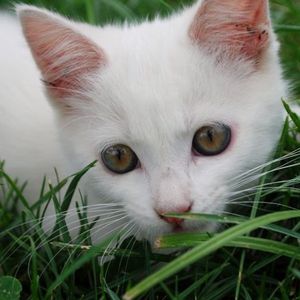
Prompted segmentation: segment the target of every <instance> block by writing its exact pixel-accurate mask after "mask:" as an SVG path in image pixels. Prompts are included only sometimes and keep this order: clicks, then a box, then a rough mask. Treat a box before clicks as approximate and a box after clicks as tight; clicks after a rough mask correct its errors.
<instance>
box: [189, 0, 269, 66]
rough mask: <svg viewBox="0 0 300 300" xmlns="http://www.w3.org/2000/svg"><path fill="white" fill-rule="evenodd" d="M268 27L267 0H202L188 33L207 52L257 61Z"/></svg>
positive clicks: (266, 37) (266, 43) (266, 44)
mask: <svg viewBox="0 0 300 300" xmlns="http://www.w3.org/2000/svg"><path fill="white" fill-rule="evenodd" d="M269 30H270V20H269V16H268V2H267V0H204V2H203V4H202V5H201V7H200V9H199V10H198V12H197V15H196V17H195V19H194V21H193V23H192V25H191V27H190V30H189V34H190V36H191V38H192V39H193V40H194V41H196V42H197V43H199V44H200V45H201V46H203V47H205V48H206V49H208V50H209V52H216V51H217V52H220V51H221V52H222V53H223V54H224V55H226V56H227V57H229V58H233V59H234V58H237V57H241V56H242V57H244V58H247V59H254V60H256V61H257V59H259V57H260V55H261V53H262V51H263V50H264V49H266V48H267V46H268V42H269Z"/></svg>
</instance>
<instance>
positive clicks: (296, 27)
mask: <svg viewBox="0 0 300 300" xmlns="http://www.w3.org/2000/svg"><path fill="white" fill-rule="evenodd" d="M18 2H23V3H27V4H33V5H37V6H41V7H46V8H48V9H51V10H54V11H57V12H59V13H61V14H63V15H66V16H69V17H71V18H72V19H77V20H81V21H86V22H88V23H92V24H99V25H104V24H106V23H112V22H114V23H115V22H124V21H125V20H126V21H127V22H133V21H138V20H141V19H143V18H148V19H152V18H153V17H155V16H156V15H158V14H159V15H163V16H165V15H168V14H170V13H171V12H172V11H174V10H178V9H179V8H181V7H182V6H184V5H189V4H191V3H193V2H195V0H23V1H18ZM13 3H14V2H13V1H11V0H0V8H1V9H12V7H13ZM271 11H272V19H273V23H274V26H275V30H276V32H277V33H278V36H279V39H280V42H281V44H282V48H281V58H282V63H283V66H284V70H285V77H286V78H287V79H288V80H289V81H290V82H291V87H292V98H293V99H300V0H272V1H271Z"/></svg>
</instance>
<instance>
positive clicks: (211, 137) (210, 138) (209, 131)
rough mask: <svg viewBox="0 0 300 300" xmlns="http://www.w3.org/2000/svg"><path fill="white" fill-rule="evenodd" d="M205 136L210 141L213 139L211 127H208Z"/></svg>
mask: <svg viewBox="0 0 300 300" xmlns="http://www.w3.org/2000/svg"><path fill="white" fill-rule="evenodd" d="M207 137H208V139H209V140H210V142H211V143H212V142H213V141H214V133H213V130H212V129H208V131H207Z"/></svg>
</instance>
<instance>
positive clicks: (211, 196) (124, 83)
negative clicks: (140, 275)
mask: <svg viewBox="0 0 300 300" xmlns="http://www.w3.org/2000/svg"><path fill="white" fill-rule="evenodd" d="M17 12H18V16H19V19H20V22H21V27H22V30H23V34H24V37H25V39H26V42H27V44H28V46H29V48H30V50H29V48H28V47H27V45H26V42H25V39H24V38H23V37H22V33H21V27H20V26H19V25H18V24H17V21H16V20H15V19H14V18H13V17H10V16H3V15H2V16H1V20H0V28H1V29H0V40H1V44H2V47H1V48H0V64H1V71H0V82H1V88H0V139H1V145H0V159H3V160H5V162H6V169H7V171H8V173H9V174H12V175H13V176H14V177H17V178H19V179H21V180H28V187H27V188H26V192H25V194H26V196H27V198H28V199H29V200H30V201H32V203H34V201H36V200H37V199H38V194H39V189H40V186H41V181H42V179H43V175H44V174H47V176H48V178H50V179H51V180H52V181H55V177H54V174H53V173H54V172H53V169H54V167H56V168H57V169H58V172H59V174H60V175H61V176H66V175H69V174H71V173H72V172H75V171H78V170H80V169H81V168H83V167H84V166H86V165H87V164H89V163H90V162H92V161H94V160H98V163H97V165H96V167H94V168H92V169H91V170H90V171H89V172H88V174H87V175H86V177H85V180H84V183H83V185H82V187H81V188H82V189H83V191H84V192H85V193H86V194H87V196H88V200H89V205H90V208H89V213H90V215H91V216H93V217H94V216H96V215H99V216H100V217H102V218H103V220H104V221H103V224H107V226H110V228H112V229H115V230H119V229H120V228H123V229H124V228H127V229H128V231H129V230H131V231H130V232H131V233H135V234H136V235H139V236H140V237H144V238H148V239H150V240H151V239H152V238H153V237H154V236H156V235H157V234H162V233H167V232H171V231H174V230H178V229H180V230H194V229H197V230H201V231H213V230H215V229H216V225H214V224H211V223H210V224H203V223H201V224H198V223H194V222H189V221H182V220H179V219H177V218H167V217H164V216H163V214H164V213H167V212H200V213H222V212H224V211H225V210H226V205H227V204H228V203H229V202H230V201H232V200H233V195H236V191H237V190H239V189H240V188H241V187H242V183H243V181H242V180H241V179H245V177H243V176H242V174H244V173H245V172H247V171H249V170H251V169H253V168H255V167H256V166H258V165H261V164H263V163H264V162H266V160H267V159H268V158H269V157H270V154H271V152H272V150H273V149H274V147H275V145H276V142H277V141H278V138H279V135H280V130H281V127H282V123H283V122H282V120H283V109H282V105H281V98H282V97H283V96H284V95H285V93H286V86H285V83H284V81H283V79H282V76H281V67H280V64H279V59H278V50H279V44H278V42H277V40H276V37H275V35H274V33H273V31H272V27H271V21H270V17H269V9H268V1H266V0H202V1H198V2H196V3H195V4H194V5H193V6H191V7H189V8H187V9H185V10H183V11H182V12H180V13H178V14H175V15H173V16H170V17H168V18H165V19H160V18H157V19H155V20H154V21H148V22H144V23H141V24H134V25H123V26H119V25H118V26H115V25H108V26H105V27H103V28H101V27H95V26H90V25H87V24H81V23H78V22H73V21H70V20H68V19H66V18H63V17H61V16H59V15H57V14H54V13H51V12H49V11H47V10H44V9H39V8H35V7H32V6H26V5H20V6H18V7H17ZM30 51H31V54H32V56H31V54H30ZM40 79H42V80H40ZM46 98H48V101H47V100H46ZM251 174H253V173H251ZM74 202H75V200H74V201H73V208H74ZM105 205H106V206H105ZM109 209H111V211H110V214H109ZM51 214H53V208H52V210H51V209H49V212H48V215H49V216H50V215H51ZM75 214H76V213H74V211H73V213H71V211H70V216H74V215H75ZM107 216H108V217H107ZM107 218H108V219H109V220H107ZM72 222H73V221H70V220H69V226H70V227H74V225H72V224H73V223H72ZM104 227H105V226H104ZM94 234H95V239H96V240H97V239H100V238H101V234H99V232H98V233H97V231H95V233H94Z"/></svg>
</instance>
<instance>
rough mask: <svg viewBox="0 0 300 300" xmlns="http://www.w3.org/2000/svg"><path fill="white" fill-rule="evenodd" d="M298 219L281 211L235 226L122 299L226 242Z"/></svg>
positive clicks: (295, 213) (298, 214)
mask: <svg viewBox="0 0 300 300" xmlns="http://www.w3.org/2000/svg"><path fill="white" fill-rule="evenodd" d="M297 217H298V218H299V217H300V210H296V211H283V212H277V213H272V214H268V215H265V216H262V217H258V218H255V219H252V220H249V221H247V222H244V223H242V224H239V225H236V226H234V227H232V228H229V229H228V230H226V231H224V232H222V233H220V234H217V235H216V236H214V237H213V238H211V239H209V240H208V241H206V242H204V243H202V244H201V245H198V246H196V247H195V248H193V249H192V250H190V251H188V252H186V253H185V254H183V255H182V256H180V257H178V258H177V259H175V260H173V261H172V262H171V263H169V264H168V265H166V266H165V267H163V268H162V269H161V270H159V271H158V272H155V273H154V274H152V275H150V276H149V277H147V278H146V279H144V280H143V281H141V282H140V283H138V284H137V285H136V286H134V287H133V288H131V289H130V290H129V291H128V292H127V293H126V294H125V295H124V297H123V299H124V300H131V299H134V298H136V297H137V296H139V295H141V294H142V293H144V292H145V291H147V290H148V289H150V288H151V287H153V286H155V285H156V284H158V283H159V282H161V281H163V280H165V279H166V278H168V277H170V276H171V275H173V274H175V273H176V272H178V271H180V270H182V269H183V268H185V267H187V266H188V265H190V264H192V263H194V262H196V261H197V260H199V259H201V258H203V257H204V256H206V255H208V254H210V253H212V252H213V251H215V250H217V249H219V248H221V247H223V246H225V245H226V244H227V243H228V242H231V241H233V240H234V239H235V238H237V237H239V236H241V235H244V234H247V233H249V232H251V231H253V230H254V229H257V228H259V227H261V226H265V225H267V224H270V223H274V222H278V221H282V220H287V219H292V218H297Z"/></svg>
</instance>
